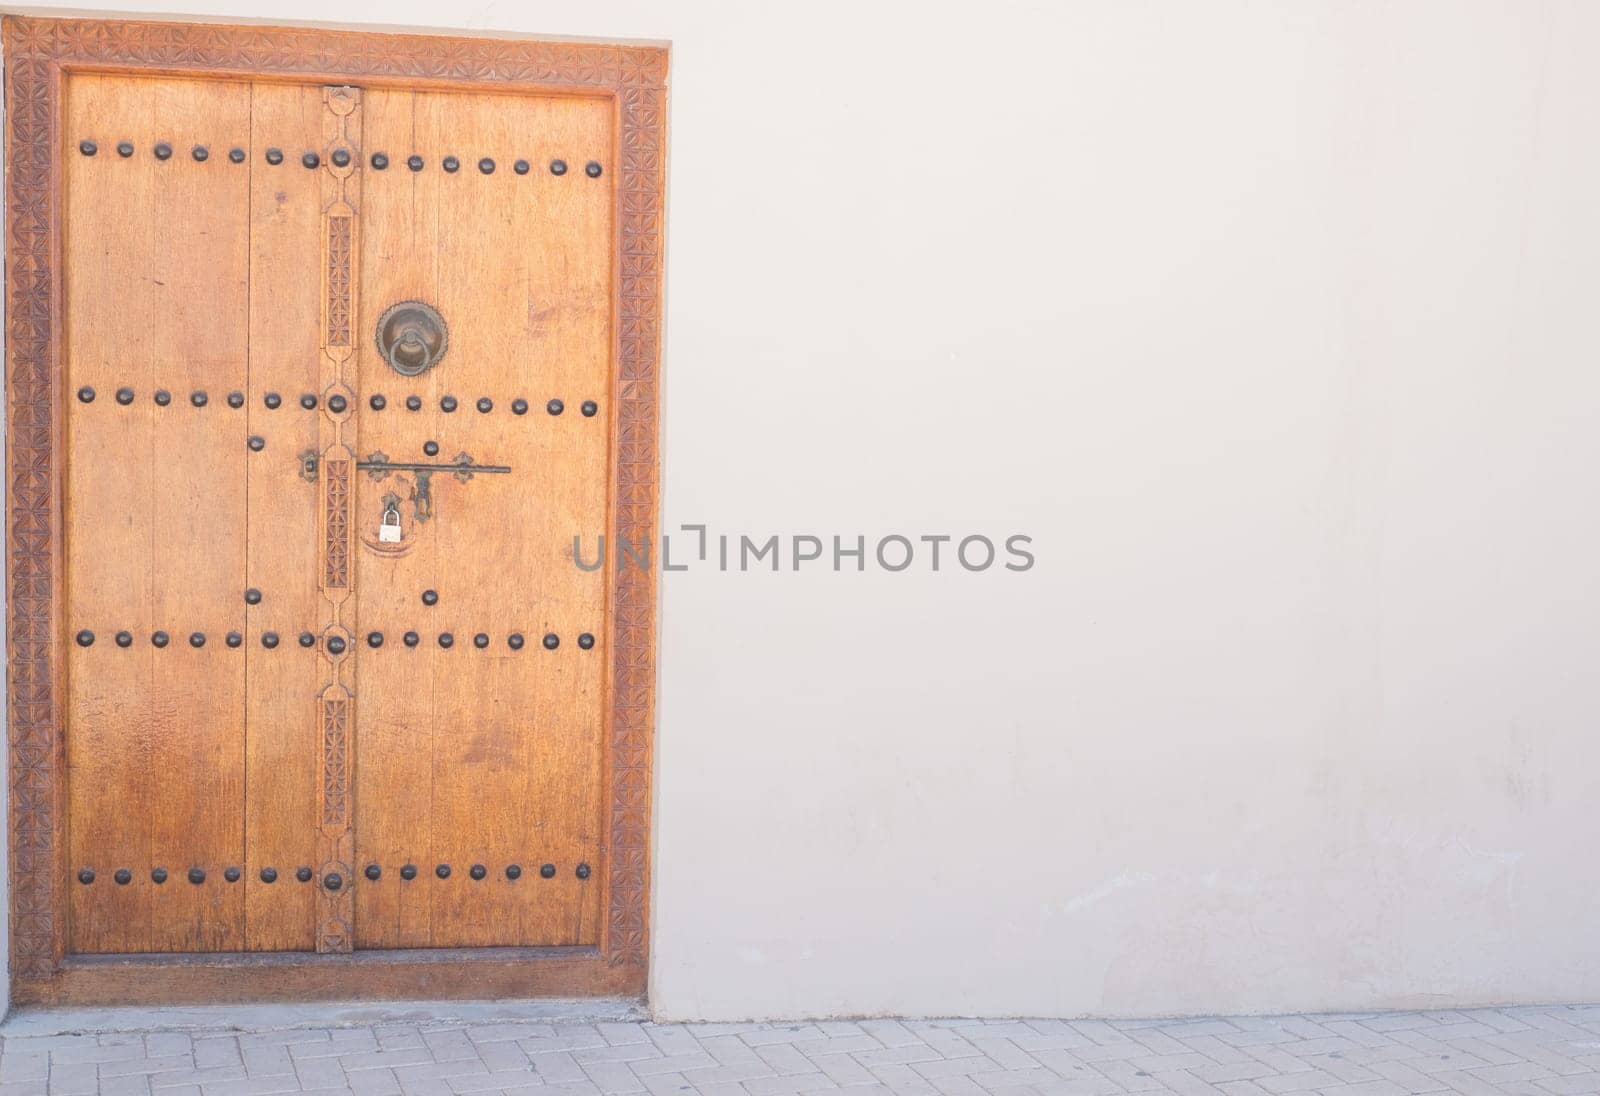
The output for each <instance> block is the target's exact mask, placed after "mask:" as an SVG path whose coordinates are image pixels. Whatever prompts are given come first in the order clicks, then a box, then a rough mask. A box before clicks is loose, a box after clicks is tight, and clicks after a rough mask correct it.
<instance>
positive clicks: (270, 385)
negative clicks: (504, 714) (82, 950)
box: [244, 83, 325, 951]
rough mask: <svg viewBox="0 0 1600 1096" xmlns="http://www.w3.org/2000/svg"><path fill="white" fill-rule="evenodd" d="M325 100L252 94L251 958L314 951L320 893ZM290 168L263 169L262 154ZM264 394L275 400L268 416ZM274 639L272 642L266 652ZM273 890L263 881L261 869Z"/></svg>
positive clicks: (306, 88) (295, 91)
mask: <svg viewBox="0 0 1600 1096" xmlns="http://www.w3.org/2000/svg"><path fill="white" fill-rule="evenodd" d="M323 111H324V107H323V102H322V89H321V88H320V87H316V86H310V85H296V84H267V83H257V84H254V85H252V87H251V133H250V145H249V147H248V152H249V154H250V159H249V164H250V179H251V185H250V210H251V244H250V390H249V392H248V397H249V398H248V399H247V401H246V403H245V408H246V411H247V413H248V414H247V418H248V421H249V424H250V433H251V434H254V435H258V436H260V437H262V438H264V439H265V440H266V442H267V447H266V448H265V449H263V450H262V451H261V452H260V453H253V454H251V458H252V459H251V460H250V461H249V463H248V468H249V470H250V471H249V478H248V481H247V483H246V487H245V494H246V498H247V500H248V503H249V506H248V513H249V518H248V526H249V553H250V567H249V573H250V581H249V582H248V583H247V586H248V587H253V588H255V589H258V590H260V591H261V602H260V604H258V605H253V606H248V607H247V609H246V615H247V618H248V626H247V628H246V630H245V665H246V666H247V668H248V672H247V681H246V685H247V695H248V706H247V709H246V718H245V747H246V755H247V770H246V798H245V807H246V826H245V833H246V835H247V837H248V840H249V842H250V846H249V849H248V854H247V856H246V865H245V869H246V870H245V879H244V886H245V895H246V900H247V902H248V909H247V913H248V921H247V926H248V941H247V946H248V947H249V948H251V949H252V950H268V951H275V950H285V949H289V950H305V951H309V950H312V949H313V948H314V947H315V946H316V938H315V932H316V926H315V911H316V901H317V898H316V892H315V890H314V889H313V888H312V887H310V886H308V885H302V884H300V883H298V882H296V881H295V879H294V873H295V870H296V869H297V868H300V867H311V868H314V867H316V865H317V848H316V825H317V803H318V799H317V777H318V771H319V768H318V766H319V758H318V754H317V749H318V743H319V742H320V741H321V735H322V730H321V721H320V710H319V707H318V703H317V698H316V693H317V691H318V690H319V689H320V688H321V687H322V684H323V681H324V678H325V674H324V666H323V663H322V659H321V656H320V654H319V652H318V651H317V650H314V649H310V650H308V649H307V648H304V647H301V646H300V644H299V642H298V640H297V637H298V636H299V635H300V633H301V632H303V631H305V630H307V629H313V630H315V629H316V628H317V626H318V624H319V623H320V622H321V620H322V617H323V601H322V594H321V590H320V586H319V583H318V581H317V580H318V571H317V566H318V564H319V562H320V561H321V558H322V553H321V551H320V547H319V544H318V541H317V533H318V530H319V528H320V524H319V522H318V519H317V513H318V507H319V505H320V493H319V487H318V484H317V483H315V482H311V481H307V480H306V479H305V478H304V477H303V476H302V475H301V474H300V469H301V460H302V454H304V453H306V452H313V453H314V452H316V450H317V432H318V424H319V421H320V416H319V414H318V413H313V412H309V411H306V410H304V409H303V408H302V407H301V406H300V397H301V396H302V395H304V394H306V393H311V394H316V393H317V392H318V391H319V390H320V388H321V367H320V361H319V356H318V351H319V346H320V339H319V337H318V332H319V330H320V329H319V317H320V316H321V311H322V295H321V292H320V285H319V282H318V280H317V279H316V278H314V277H308V276H307V274H308V272H307V267H308V265H310V264H309V263H308V256H307V250H308V248H309V247H310V246H311V241H315V240H316V239H317V237H318V232H319V231H320V230H321V227H322V180H321V178H320V177H319V173H317V172H312V171H306V170H305V169H304V168H302V167H300V166H299V162H298V161H299V156H300V153H301V152H303V151H304V150H305V149H307V148H311V147H316V146H319V145H320V142H321V137H322V122H323ZM274 147H281V148H283V149H284V156H285V160H286V163H284V164H282V165H279V166H277V167H273V166H271V165H269V164H267V162H266V159H265V153H266V150H267V149H268V148H274ZM268 393H275V394H277V396H278V397H279V399H280V400H281V401H282V402H281V403H280V405H279V406H278V407H277V408H276V409H272V408H269V407H267V405H266V397H267V395H268ZM268 632H271V633H273V634H275V635H276V636H277V637H278V645H277V646H276V647H274V648H271V649H268V648H267V647H265V646H263V645H262V642H261V638H262V636H263V635H265V634H267V633H268ZM263 868H272V869H274V870H276V871H277V872H278V879H277V881H276V882H273V883H265V882H263V881H262V879H261V869H263Z"/></svg>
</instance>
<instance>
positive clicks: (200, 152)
mask: <svg viewBox="0 0 1600 1096" xmlns="http://www.w3.org/2000/svg"><path fill="white" fill-rule="evenodd" d="M189 155H190V156H193V157H194V161H195V163H197V164H203V163H205V162H206V157H208V156H210V155H211V153H210V152H208V151H206V146H205V145H195V146H194V147H193V148H191V149H190V150H189Z"/></svg>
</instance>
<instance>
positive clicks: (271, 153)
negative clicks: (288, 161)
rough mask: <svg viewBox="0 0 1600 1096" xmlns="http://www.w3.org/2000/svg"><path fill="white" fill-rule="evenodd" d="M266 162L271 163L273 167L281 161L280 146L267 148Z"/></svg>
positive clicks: (281, 151)
mask: <svg viewBox="0 0 1600 1096" xmlns="http://www.w3.org/2000/svg"><path fill="white" fill-rule="evenodd" d="M267 163H269V164H272V165H273V166H274V167H276V166H277V165H278V164H281V163H283V149H281V148H269V149H267Z"/></svg>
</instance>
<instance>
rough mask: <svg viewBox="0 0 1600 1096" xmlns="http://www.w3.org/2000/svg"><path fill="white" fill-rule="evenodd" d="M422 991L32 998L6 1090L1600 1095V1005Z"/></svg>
mask: <svg viewBox="0 0 1600 1096" xmlns="http://www.w3.org/2000/svg"><path fill="white" fill-rule="evenodd" d="M431 1007H432V1008H433V1009H436V1010H438V1011H429V1009H428V1007H424V1006H392V1007H387V1008H386V1007H384V1006H375V1007H369V1008H366V1009H364V1010H363V1009H362V1008H360V1007H356V1006H345V1007H344V1009H343V1010H342V1011H327V1010H325V1011H324V1012H322V1013H320V1014H318V1013H316V1011H315V1010H314V1009H311V1008H309V1007H308V1008H304V1009H300V1010H298V1011H293V1010H288V1011H283V1012H280V1013H278V1014H273V1013H272V1012H271V1010H262V1009H237V1010H230V1009H214V1010H181V1011H180V1012H166V1013H142V1014H141V1013H134V1014H131V1015H132V1016H133V1017H134V1020H133V1021H130V1020H129V1018H128V1017H129V1015H130V1014H128V1013H122V1012H120V1011H119V1012H117V1013H102V1014H89V1015H90V1016H91V1017H93V1016H95V1015H98V1016H99V1017H100V1018H99V1019H91V1020H90V1021H88V1022H90V1023H92V1024H93V1026H95V1027H99V1028H107V1027H117V1026H122V1027H127V1026H138V1023H139V1022H140V1020H141V1018H142V1022H143V1023H144V1025H145V1026H146V1027H148V1028H155V1027H166V1028H168V1030H143V1031H140V1030H121V1031H111V1032H109V1033H100V1034H70V1033H69V1034H50V1035H44V1034H34V1032H38V1031H44V1030H49V1029H50V1027H51V1025H52V1024H55V1025H56V1026H58V1027H59V1023H60V1022H59V1020H52V1019H51V1015H50V1014H36V1015H30V1014H28V1013H23V1014H22V1015H21V1016H19V1017H16V1018H14V1019H12V1020H9V1021H7V1023H6V1024H5V1026H4V1028H3V1029H0V1031H3V1032H4V1033H5V1034H4V1036H3V1039H0V1096H267V1094H272V1093H293V1092H317V1093H326V1094H334V1093H355V1094H358V1096H473V1094H476V1093H498V1092H517V1091H523V1092H527V1093H528V1094H529V1096H609V1094H613V1093H615V1094H633V1093H641V1094H647V1096H696V1094H698V1096H798V1094H804V1093H826V1092H829V1091H831V1090H834V1089H843V1090H846V1092H847V1096H877V1094H894V1096H1031V1094H1039V1096H1118V1094H1121V1093H1154V1094H1157V1096H1161V1094H1164V1093H1179V1094H1182V1096H1192V1094H1211V1093H1220V1094H1223V1096H1285V1094H1289V1093H1306V1094H1310V1093H1327V1094H1329V1096H1403V1094H1405V1093H1423V1092H1440V1093H1460V1094H1461V1096H1482V1094H1488V1093H1518V1094H1525V1096H1574V1094H1580V1093H1600V1006H1590V1007H1549V1008H1509V1009H1492V1010H1473V1011H1462V1012H1405V1013H1372V1014H1359V1015H1339V1016H1279V1017H1262V1018H1248V1019H1244V1018H1239V1019H1202V1020H1137V1021H1113V1022H1098V1021H1060V1020H1006V1021H999V1020H991V1021H975V1020H860V1021H852V1022H832V1023H793V1024H788V1023H786V1024H689V1025H683V1024H660V1025H657V1024H650V1023H645V1022H642V1021H639V1020H630V1019H615V1018H614V1019H610V1020H602V1021H598V1022H595V1021H589V1022H577V1021H571V1020H565V1019H559V1018H557V1017H556V1015H555V1013H553V1012H551V1011H549V1007H548V1006H542V1007H543V1008H544V1009H545V1011H543V1012H540V1011H538V1009H539V1008H540V1007H541V1006H532V1005H530V1006H528V1009H527V1010H525V1011H523V1012H522V1013H517V1012H515V1011H510V1012H508V1011H506V1009H505V1008H504V1007H497V1006H478V1007H479V1008H480V1009H481V1010H487V1011H479V1012H477V1013H476V1014H474V1013H473V1012H471V1011H470V1010H469V1011H462V1009H461V1007H460V1006H451V1005H438V1006H431ZM628 1013H629V1010H628V1008H627V1007H626V1006H621V1007H620V1011H618V1010H617V1009H616V1008H614V1010H613V1013H612V1015H613V1016H627V1015H628ZM57 1015H59V1014H57ZM442 1015H451V1016H456V1017H459V1019H456V1020H453V1021H446V1020H442V1019H432V1018H431V1017H434V1016H442ZM569 1015H570V1013H569ZM106 1017H110V1019H106ZM174 1017H177V1018H176V1019H174ZM80 1022H81V1021H80ZM318 1023H320V1024H321V1026H303V1025H306V1024H318ZM196 1025H198V1026H196ZM286 1025H295V1026H286ZM173 1028H186V1030H172V1029H173Z"/></svg>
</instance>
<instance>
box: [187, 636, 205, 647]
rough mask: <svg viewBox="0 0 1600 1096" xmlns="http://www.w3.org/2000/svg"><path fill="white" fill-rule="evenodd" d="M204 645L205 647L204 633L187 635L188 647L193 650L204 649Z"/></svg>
mask: <svg viewBox="0 0 1600 1096" xmlns="http://www.w3.org/2000/svg"><path fill="white" fill-rule="evenodd" d="M205 645H206V634H205V633H204V632H190V633H189V646H191V647H194V648H200V647H204V646H205Z"/></svg>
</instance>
